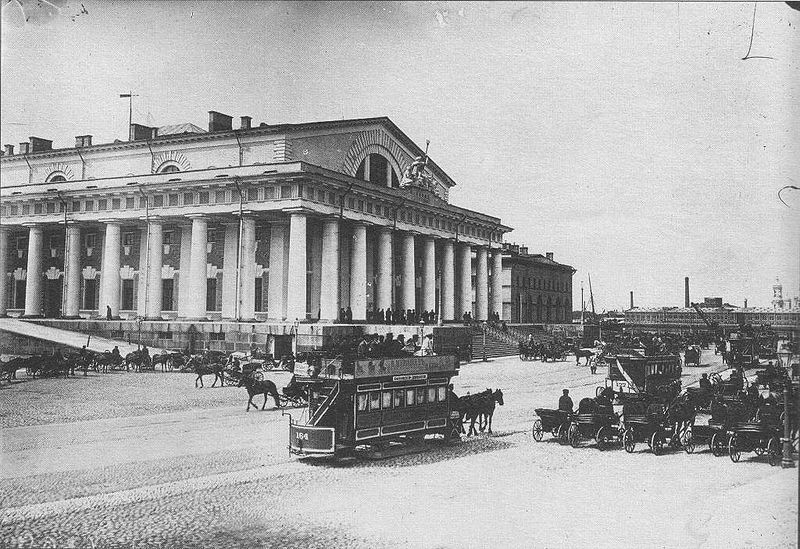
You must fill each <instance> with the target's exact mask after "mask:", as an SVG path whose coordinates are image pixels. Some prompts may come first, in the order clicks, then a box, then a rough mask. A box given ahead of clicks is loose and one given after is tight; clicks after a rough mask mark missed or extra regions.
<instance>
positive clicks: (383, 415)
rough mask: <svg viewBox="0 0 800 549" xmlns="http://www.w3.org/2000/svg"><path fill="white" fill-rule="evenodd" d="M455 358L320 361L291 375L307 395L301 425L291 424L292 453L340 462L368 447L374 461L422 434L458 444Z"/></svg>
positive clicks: (290, 422)
mask: <svg viewBox="0 0 800 549" xmlns="http://www.w3.org/2000/svg"><path fill="white" fill-rule="evenodd" d="M458 368H459V367H458V359H457V357H456V356H454V355H445V356H423V357H401V358H372V359H354V358H350V357H342V356H340V357H336V358H334V359H324V360H323V361H322V363H321V364H318V365H315V366H314V367H313V371H311V372H309V373H306V375H302V374H301V373H297V374H296V382H297V383H298V384H299V385H301V386H302V387H303V388H304V389H305V390H306V391H307V394H308V397H309V400H308V408H307V409H306V411H305V412H304V413H303V416H301V417H303V418H304V419H303V420H301V421H295V420H294V418H292V416H291V415H290V420H289V452H290V453H292V454H295V455H298V456H328V457H331V456H332V457H340V456H345V455H352V454H353V453H354V452H355V451H356V449H358V448H365V449H369V450H371V451H373V453H374V454H375V455H377V454H378V453H381V452H383V451H384V450H387V449H389V450H391V448H390V447H392V446H394V445H396V444H397V443H409V442H415V441H420V440H422V439H424V438H425V436H426V435H441V436H442V437H443V438H444V439H446V440H449V439H452V438H458V437H459V436H460V434H459V428H460V415H461V413H460V411H458V410H457V409H454V406H452V401H453V398H452V396H451V393H450V391H448V386H449V384H450V380H451V378H452V377H453V376H456V375H458Z"/></svg>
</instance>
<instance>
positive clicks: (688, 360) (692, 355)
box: [683, 345, 702, 366]
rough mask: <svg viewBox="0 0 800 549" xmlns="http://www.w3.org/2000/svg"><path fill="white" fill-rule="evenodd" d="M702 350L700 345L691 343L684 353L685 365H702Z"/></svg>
mask: <svg viewBox="0 0 800 549" xmlns="http://www.w3.org/2000/svg"><path fill="white" fill-rule="evenodd" d="M701 355H702V352H701V351H700V346H699V345H691V346H689V347H688V348H687V349H686V352H685V353H683V365H684V366H700V356H701Z"/></svg>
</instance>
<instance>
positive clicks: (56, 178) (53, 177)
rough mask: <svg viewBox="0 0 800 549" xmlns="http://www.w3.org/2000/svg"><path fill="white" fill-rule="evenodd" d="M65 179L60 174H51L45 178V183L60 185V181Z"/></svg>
mask: <svg viewBox="0 0 800 549" xmlns="http://www.w3.org/2000/svg"><path fill="white" fill-rule="evenodd" d="M66 180H67V178H66V176H64V174H63V173H61V172H53V173H51V174H50V175H49V176H47V183H61V182H62V181H66Z"/></svg>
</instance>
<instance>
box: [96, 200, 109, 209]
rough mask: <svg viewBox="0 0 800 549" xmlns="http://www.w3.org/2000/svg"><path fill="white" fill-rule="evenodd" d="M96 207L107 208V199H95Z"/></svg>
mask: <svg viewBox="0 0 800 549" xmlns="http://www.w3.org/2000/svg"><path fill="white" fill-rule="evenodd" d="M97 209H98V210H107V209H108V200H106V199H104V198H103V199H100V200H98V201H97Z"/></svg>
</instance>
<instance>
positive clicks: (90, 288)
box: [83, 280, 97, 310]
mask: <svg viewBox="0 0 800 549" xmlns="http://www.w3.org/2000/svg"><path fill="white" fill-rule="evenodd" d="M96 295H97V280H84V281H83V308H84V309H88V310H94V309H97V298H96Z"/></svg>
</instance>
